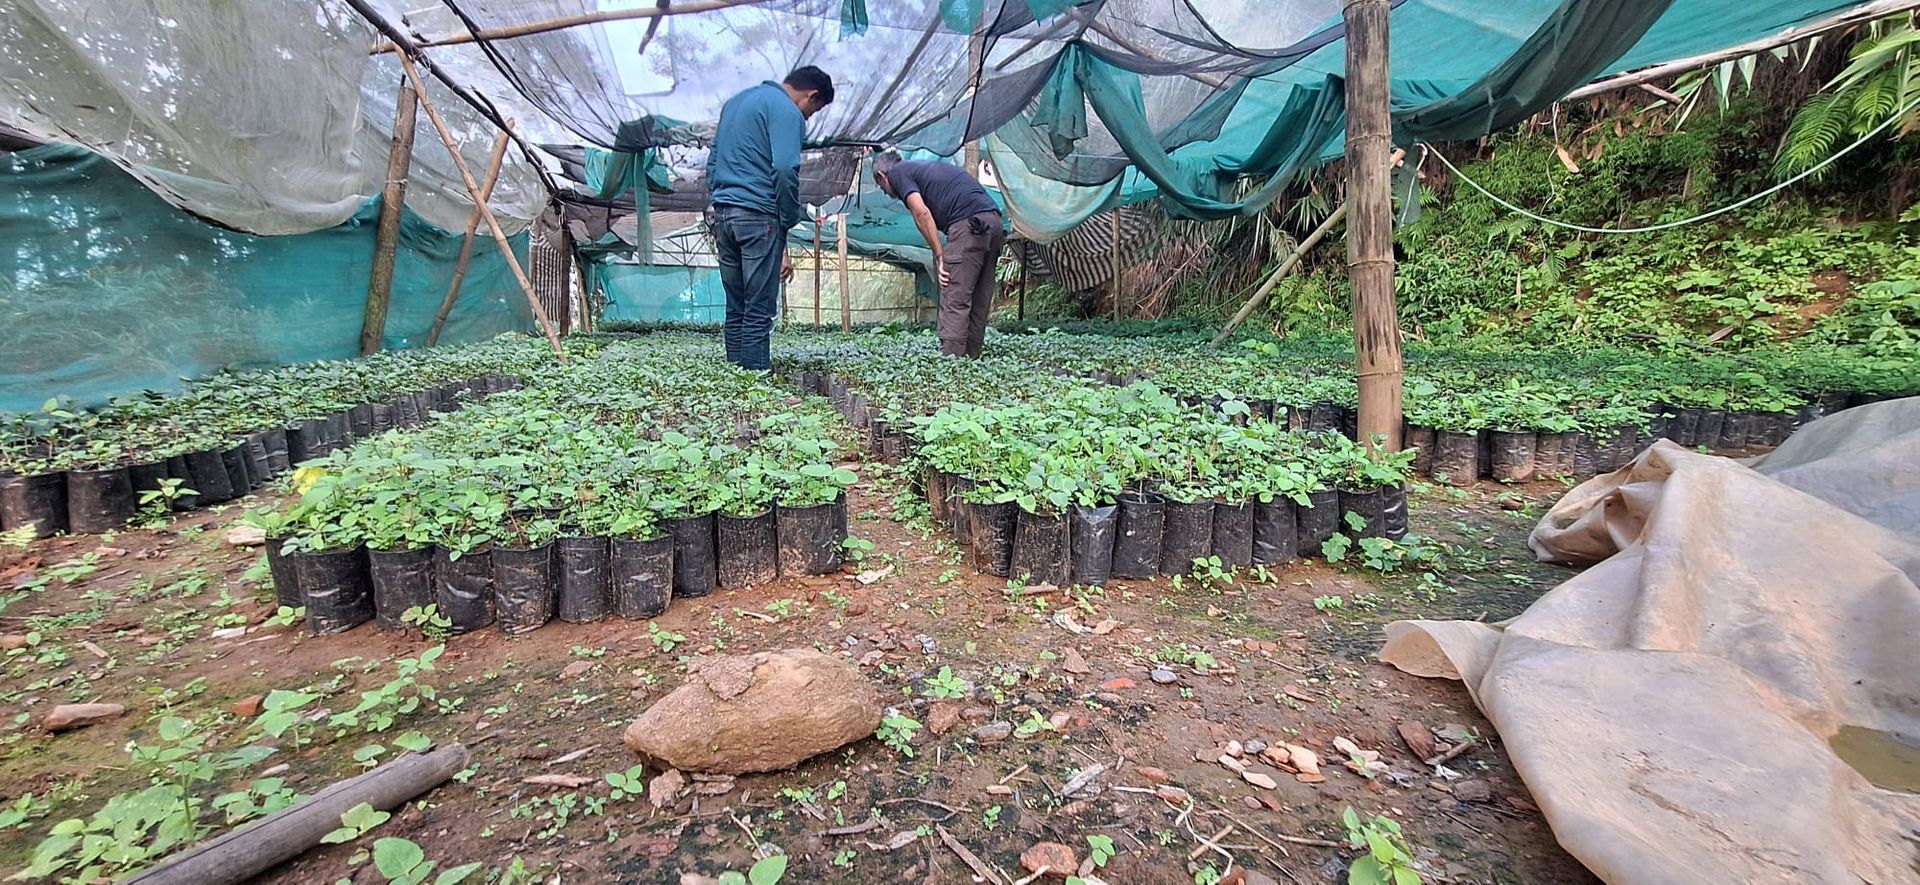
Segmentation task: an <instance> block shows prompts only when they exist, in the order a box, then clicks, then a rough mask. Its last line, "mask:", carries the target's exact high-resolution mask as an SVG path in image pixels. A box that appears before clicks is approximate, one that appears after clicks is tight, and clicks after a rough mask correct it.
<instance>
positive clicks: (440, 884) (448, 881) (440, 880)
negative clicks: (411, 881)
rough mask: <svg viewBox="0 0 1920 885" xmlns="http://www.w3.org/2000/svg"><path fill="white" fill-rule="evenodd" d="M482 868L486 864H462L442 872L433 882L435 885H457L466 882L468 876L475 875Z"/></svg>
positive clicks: (477, 862)
mask: <svg viewBox="0 0 1920 885" xmlns="http://www.w3.org/2000/svg"><path fill="white" fill-rule="evenodd" d="M482 866H485V864H482V863H480V862H479V861H475V862H473V863H468V864H461V865H459V866H457V867H452V868H449V869H446V870H443V871H441V873H440V875H439V876H438V877H437V878H435V879H434V880H433V885H455V883H457V882H460V881H462V880H465V879H466V878H467V877H468V876H471V875H473V874H474V873H475V872H477V871H478V870H479V869H480V868H481V867H482Z"/></svg>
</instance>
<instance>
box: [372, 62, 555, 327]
mask: <svg viewBox="0 0 1920 885" xmlns="http://www.w3.org/2000/svg"><path fill="white" fill-rule="evenodd" d="M400 64H401V65H402V66H404V67H405V68H406V69H407V79H408V80H409V81H410V82H412V83H413V91H414V94H415V95H416V96H418V97H419V99H420V106H421V107H423V108H425V109H426V111H427V119H428V120H431V121H433V128H434V130H435V131H437V132H439V133H440V141H441V142H442V143H443V144H445V145H446V146H447V153H449V154H452V155H453V165H454V166H456V167H458V168H459V170H460V179H461V181H463V182H465V183H466V185H467V194H468V195H469V196H471V197H472V198H473V205H474V208H476V209H478V210H480V218H481V220H483V221H485V222H486V223H487V231H488V232H490V233H492V234H493V242H494V244H495V245H497V246H499V247H500V254H501V255H502V256H504V257H505V258H506V259H507V266H508V267H510V268H512V269H513V278H514V279H515V280H517V281H519V283H520V291H521V292H522V293H524V294H525V295H526V296H527V305H528V306H529V307H531V308H533V318H534V319H535V320H537V321H538V322H539V323H540V330H541V331H543V332H545V333H547V343H548V344H551V345H553V354H554V356H555V357H556V358H557V359H559V360H560V362H563V363H564V362H566V361H567V349H566V348H564V347H561V346H560V335H559V334H558V333H556V332H554V331H553V321H552V320H550V319H548V318H547V309H546V307H545V306H543V305H542V304H541V303H540V296H539V295H538V294H537V293H535V292H534V291H533V281H532V280H529V279H527V272H526V270H525V269H523V268H521V267H520V259H519V258H518V257H517V256H515V255H514V254H513V244H511V243H508V242H507V234H506V231H503V230H501V229H500V222H499V221H498V220H497V219H495V218H494V217H493V210H492V209H489V208H487V200H486V198H485V197H484V196H482V195H481V193H480V183H479V182H477V181H474V180H473V170H472V169H469V168H467V160H466V158H465V157H462V156H460V144H459V142H456V141H454V140H453V132H452V131H451V130H449V129H448V128H447V124H446V121H444V120H442V119H440V112H439V111H437V110H435V109H434V107H433V99H430V98H428V97H427V87H426V84H424V83H422V82H420V75H419V72H418V71H415V70H414V69H413V59H412V58H409V57H408V56H407V54H406V53H404V52H402V53H400Z"/></svg>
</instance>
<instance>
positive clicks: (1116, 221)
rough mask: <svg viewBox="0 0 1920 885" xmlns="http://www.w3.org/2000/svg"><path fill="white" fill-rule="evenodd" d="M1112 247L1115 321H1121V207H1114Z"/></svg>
mask: <svg viewBox="0 0 1920 885" xmlns="http://www.w3.org/2000/svg"><path fill="white" fill-rule="evenodd" d="M1112 242H1113V245H1112V249H1111V254H1110V256H1109V257H1111V258H1112V259H1113V321H1114V322H1116V323H1117V322H1119V321H1120V272H1121V262H1120V207H1118V206H1115V207H1113V236H1112Z"/></svg>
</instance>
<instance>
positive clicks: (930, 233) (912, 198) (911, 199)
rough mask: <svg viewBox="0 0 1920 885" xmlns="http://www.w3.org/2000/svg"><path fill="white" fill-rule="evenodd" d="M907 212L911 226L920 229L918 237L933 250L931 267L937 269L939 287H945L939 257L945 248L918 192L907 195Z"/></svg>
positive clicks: (945, 273)
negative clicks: (910, 216)
mask: <svg viewBox="0 0 1920 885" xmlns="http://www.w3.org/2000/svg"><path fill="white" fill-rule="evenodd" d="M907 212H908V213H910V214H912V215H913V226H914V227H917V228H919V229H920V236H922V237H925V238H926V240H927V247H928V248H930V249H932V250H933V266H934V267H936V268H939V274H940V285H942V286H945V285H947V266H946V265H945V264H942V263H941V261H940V256H941V255H942V254H943V253H944V252H945V248H944V247H943V246H941V244H940V229H939V228H937V227H935V226H934V224H933V211H932V210H930V209H928V208H927V201H926V199H925V198H923V197H921V196H920V193H919V192H918V191H915V192H914V193H910V194H908V195H907Z"/></svg>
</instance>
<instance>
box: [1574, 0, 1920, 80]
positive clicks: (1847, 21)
mask: <svg viewBox="0 0 1920 885" xmlns="http://www.w3.org/2000/svg"><path fill="white" fill-rule="evenodd" d="M1912 9H1920V0H1879V2H1875V3H1864V4H1861V5H1859V6H1854V7H1850V8H1848V9H1844V10H1841V11H1840V12H1837V13H1834V14H1833V15H1830V16H1827V17H1825V18H1822V19H1819V20H1817V21H1812V22H1808V23H1806V24H1804V25H1801V26H1799V27H1797V28H1788V29H1786V30H1784V31H1781V32H1780V33H1778V34H1774V35H1773V36H1771V37H1762V38H1761V39H1758V40H1752V41H1749V42H1746V43H1742V44H1740V45H1739V46H1730V47H1727V48H1726V49H1722V50H1719V51H1717V52H1709V53H1706V54H1704V55H1695V56H1690V57H1688V58H1682V59H1677V60H1674V61H1670V62H1666V63H1664V64H1658V65H1654V66H1653V67H1649V68H1641V69H1640V70H1637V71H1628V72H1626V73H1623V74H1615V75H1613V76H1611V77H1605V78H1602V79H1599V80H1595V81H1593V82H1592V83H1588V84H1587V85H1585V86H1582V87H1580V88H1579V89H1575V90H1574V91H1572V92H1569V93H1567V97H1566V98H1564V99H1561V100H1562V101H1577V100H1579V99H1582V98H1592V97H1594V96H1596V95H1601V94H1604V93H1608V92H1612V91H1614V90H1616V89H1625V88H1627V87H1629V86H1638V85H1640V84H1642V83H1651V82H1653V81H1655V80H1660V79H1665V78H1667V77H1671V76H1673V75H1675V74H1683V73H1686V72H1687V71H1691V70H1696V69H1699V68H1704V67H1709V66H1712V65H1717V64H1719V63H1721V62H1725V61H1732V60H1734V59H1736V58H1742V57H1745V56H1749V55H1752V54H1754V53H1756V52H1765V51H1767V50H1769V49H1778V48H1779V47H1782V46H1785V45H1787V44H1789V43H1798V42H1799V41H1801V40H1805V39H1807V38H1808V37H1811V36H1813V35H1815V34H1820V33H1824V32H1826V31H1831V30H1834V29H1836V28H1844V27H1849V26H1852V25H1857V24H1859V23H1861V22H1867V21H1872V20H1874V19H1876V18H1880V17H1882V16H1887V15H1892V14H1894V13H1896V12H1906V11H1908V10H1912Z"/></svg>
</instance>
